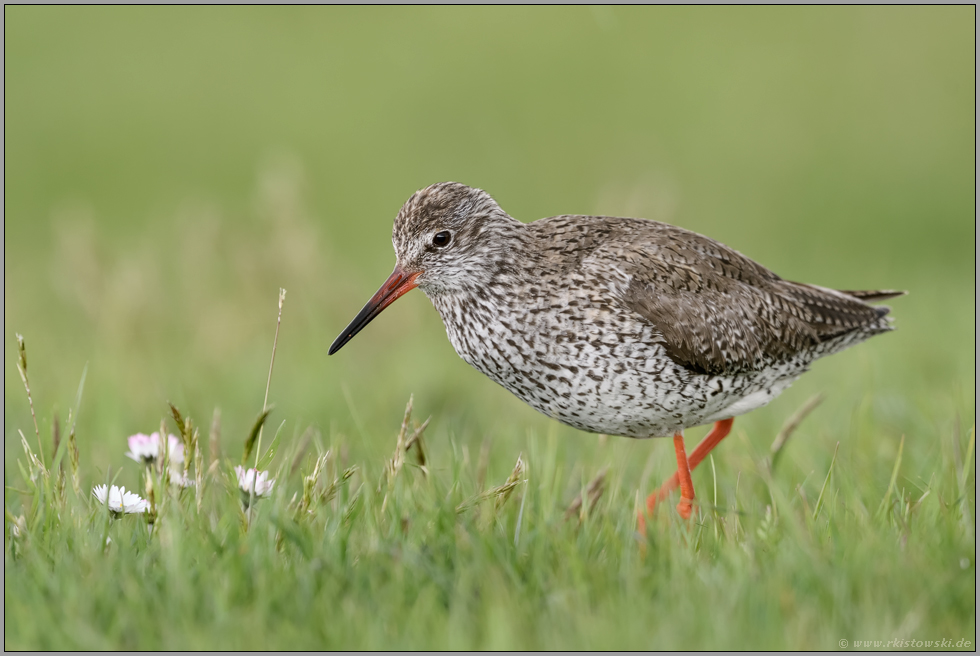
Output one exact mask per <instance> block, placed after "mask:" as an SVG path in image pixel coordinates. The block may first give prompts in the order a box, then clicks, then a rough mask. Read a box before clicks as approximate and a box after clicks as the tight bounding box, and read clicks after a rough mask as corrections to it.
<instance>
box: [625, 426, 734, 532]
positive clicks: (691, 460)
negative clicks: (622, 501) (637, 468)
mask: <svg viewBox="0 0 980 656" xmlns="http://www.w3.org/2000/svg"><path fill="white" fill-rule="evenodd" d="M734 421H735V420H734V419H723V420H721V421H716V422H715V425H714V427H713V428H712V429H711V431H709V432H708V434H707V435H705V437H704V439H703V440H701V443H700V444H698V445H697V447H696V448H695V449H694V451H692V452H691V454H690V456H688V455H687V453H686V451H685V450H684V437H683V435H682V434H680V433H678V434H677V435H675V436H674V452H675V454H676V456H677V471H676V472H674V475H673V476H671V477H670V478H668V479H667V480H666V481H664V484H663V485H661V486H660V489H659V490H657V491H656V492H654V493H653V494H651V495H650V496H648V497H647V504H646V506H647V507H646V512H647V514H653V511H654V509H655V508H656V507H657V505H658V504H659V503H660V502H661V501H663V500H665V499H666V498H667V497H668V496H670V493H671V492H673V491H674V490H675V489H677V488H678V487H680V488H681V500H680V503H678V504H677V512H678V513H679V514H680V516H681V517H683V518H684V519H689V518H690V517H691V513H692V510H693V507H694V483H693V482H692V481H691V470H693V469H694V468H695V467H697V466H698V465H699V464H701V461H702V460H704V459H705V457H706V456H707V455H708V454H709V453H710V452H711V450H712V449H714V448H715V447H716V446H718V443H719V442H721V441H722V440H723V439H725V437H726V436H727V435H728V433H729V432H731V430H732V424H733V423H734ZM645 520H646V518H645V517H644V516H643V513H642V512H641V513H640V517H639V520H638V528H639V530H640V533H641V534H642V533H645V532H646V521H645Z"/></svg>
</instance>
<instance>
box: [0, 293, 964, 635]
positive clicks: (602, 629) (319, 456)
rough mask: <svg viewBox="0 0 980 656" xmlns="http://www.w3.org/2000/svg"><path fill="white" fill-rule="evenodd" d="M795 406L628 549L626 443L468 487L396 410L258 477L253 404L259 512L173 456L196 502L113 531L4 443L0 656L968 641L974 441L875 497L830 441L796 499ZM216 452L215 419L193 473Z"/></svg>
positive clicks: (188, 500)
mask: <svg viewBox="0 0 980 656" xmlns="http://www.w3.org/2000/svg"><path fill="white" fill-rule="evenodd" d="M281 300H282V296H281V295H280V311H281V309H282V304H281ZM277 336H278V325H277ZM22 353H23V351H22ZM274 358H275V350H273V359H274ZM24 362H26V358H25V359H24ZM25 373H26V367H25ZM270 374H271V368H270ZM25 388H26V377H25ZM80 394H81V390H80ZM28 395H29V393H28ZM816 400H817V401H819V398H817V399H816ZM815 405H816V403H814V399H811V400H810V401H808V402H807V404H806V405H805V406H804V407H803V408H802V409H801V412H800V413H798V415H797V416H794V417H793V418H791V419H790V421H789V422H788V423H787V426H786V427H785V428H784V430H783V431H780V434H779V435H778V436H777V438H776V440H775V442H774V443H773V448H772V452H771V453H770V454H763V455H762V456H761V457H759V456H760V454H758V453H756V454H754V457H753V456H747V457H744V456H743V457H742V458H741V459H740V461H739V465H738V466H739V469H738V473H737V475H736V480H735V484H734V487H732V485H731V480H730V476H725V475H724V473H723V476H722V477H721V483H720V485H719V481H718V477H717V473H716V470H715V462H714V458H713V457H712V459H711V464H710V467H711V479H710V484H709V479H708V478H707V477H706V475H705V474H706V472H705V469H706V468H701V469H700V470H699V471H697V472H696V475H697V484H698V485H699V486H700V490H701V492H700V494H701V497H700V499H701V501H700V507H699V510H698V511H697V512H696V514H695V516H694V518H693V519H692V521H690V522H685V521H684V520H681V519H680V518H679V516H678V515H677V514H676V513H674V512H673V511H671V510H670V509H669V504H665V505H662V506H660V507H659V509H658V511H657V512H656V513H655V516H654V519H655V521H653V522H650V524H649V526H648V529H647V532H646V534H640V533H638V532H637V523H636V515H635V511H636V508H637V507H640V502H641V497H640V496H638V491H637V488H636V485H635V482H634V481H632V480H630V479H628V478H627V477H625V476H624V475H623V472H624V471H627V470H628V467H624V466H622V465H624V464H625V462H624V461H625V460H626V459H627V458H629V457H630V455H631V454H630V453H629V451H630V449H628V448H624V447H625V446H626V445H625V444H624V443H623V441H617V442H616V443H611V442H610V441H609V440H608V439H607V438H605V437H602V438H600V440H599V445H598V446H597V447H596V449H595V452H594V454H593V457H592V458H590V459H589V461H590V462H591V463H599V462H608V463H617V464H618V465H620V466H618V467H613V468H609V467H608V466H606V467H602V468H601V469H599V468H597V467H596V466H595V465H586V466H582V467H576V468H573V470H572V471H571V472H566V471H565V468H566V467H567V466H568V464H569V463H568V461H567V459H566V458H563V457H562V455H561V453H560V449H559V448H558V443H557V439H556V436H555V434H554V433H553V432H552V433H551V434H550V435H549V436H547V437H544V438H542V437H539V436H536V435H531V436H529V437H528V440H527V443H526V448H527V454H526V455H525V454H524V453H522V454H521V455H519V456H518V458H517V464H516V465H515V467H514V469H513V471H512V472H511V474H510V476H508V477H507V479H506V480H504V481H502V482H501V484H500V485H497V486H491V487H484V484H483V483H482V481H484V480H486V478H487V473H486V472H485V471H483V468H484V467H486V466H487V461H486V458H484V457H481V459H480V461H479V462H476V463H474V462H472V461H471V459H470V458H469V457H468V454H467V453H466V451H465V449H463V450H462V451H461V452H460V451H457V449H456V448H455V447H456V444H453V447H454V449H453V452H452V454H451V457H450V458H448V459H447V458H441V459H440V460H441V461H442V462H443V463H445V464H444V465H443V466H441V467H440V466H433V465H432V464H430V461H429V460H428V458H429V456H428V455H427V450H426V447H425V446H424V445H425V441H424V433H425V430H426V427H427V425H428V423H429V420H426V421H425V422H424V423H422V424H420V423H419V422H418V421H415V422H414V428H413V424H412V423H411V415H412V402H411V400H410V401H409V405H408V406H407V408H406V410H405V415H404V418H403V421H402V425H401V429H400V431H399V432H398V433H397V437H396V438H395V440H394V444H395V451H394V454H393V456H392V458H391V459H390V460H387V461H386V462H383V463H378V462H364V463H359V464H356V465H353V466H348V465H349V463H348V462H347V455H346V451H347V445H346V444H345V442H344V440H343V438H338V437H337V436H331V438H330V439H329V440H328V441H326V442H325V441H324V438H323V436H322V435H320V433H319V431H313V430H312V429H311V430H310V431H309V432H308V433H307V434H305V435H304V437H303V438H300V439H294V440H292V441H291V442H290V446H289V447H287V448H286V449H285V453H284V455H283V456H282V457H279V458H278V459H277V458H276V455H277V445H278V444H279V442H280V432H281V430H282V426H280V428H279V431H277V434H276V436H275V438H274V440H273V443H272V446H271V447H270V448H269V449H268V451H267V452H266V453H265V454H264V455H262V457H261V458H260V457H259V454H260V453H261V439H259V440H256V439H255V436H257V435H260V433H261V429H262V426H263V423H264V422H265V420H266V417H267V416H268V414H269V413H268V412H266V411H263V413H262V414H261V415H260V418H259V420H258V421H257V422H256V425H255V426H254V427H253V429H252V431H251V437H250V438H249V439H248V440H246V441H245V447H244V454H243V458H242V461H243V462H247V461H250V459H251V452H252V451H254V452H255V460H254V462H255V464H256V465H257V466H259V467H266V466H268V465H269V464H271V463H274V462H275V463H277V466H276V470H275V472H276V474H275V478H276V485H275V487H274V492H273V494H272V495H271V498H269V499H258V498H256V497H255V490H254V488H253V489H251V490H246V491H244V492H243V491H241V490H238V489H237V487H236V483H235V478H234V475H233V474H232V473H231V464H232V463H231V461H230V460H228V459H220V458H219V459H214V460H212V461H211V462H209V464H208V466H207V467H205V465H204V461H203V458H202V457H200V455H199V456H198V457H197V458H196V459H195V458H194V457H193V456H192V455H188V456H187V462H190V461H191V460H193V461H194V463H195V469H196V474H197V475H196V478H197V481H198V485H197V486H196V488H195V489H193V490H189V489H181V488H179V487H176V486H161V484H160V482H159V481H160V480H165V477H164V478H163V479H161V478H160V477H155V478H154V481H155V484H154V486H153V487H154V489H155V505H154V508H153V510H152V512H151V513H148V516H149V517H151V518H152V520H150V519H148V518H147V519H144V517H143V516H139V515H137V516H125V515H124V516H122V517H118V518H114V517H113V516H112V515H111V514H110V513H109V511H108V510H107V509H106V508H105V507H103V506H101V505H100V504H99V503H97V502H93V501H92V499H91V498H90V497H89V495H88V494H87V493H86V492H87V491H86V490H84V489H74V488H73V487H72V486H70V485H69V484H68V483H67V481H68V480H69V478H70V479H72V480H75V479H77V469H76V467H77V465H74V464H69V465H68V466H66V465H65V455H66V453H67V451H68V449H69V448H70V447H69V442H67V441H66V442H62V443H61V445H60V447H59V448H56V449H55V450H54V454H53V458H48V459H47V460H46V459H45V458H44V457H43V456H39V455H38V454H36V453H35V452H34V451H33V450H32V449H31V447H30V446H29V444H28V443H27V441H26V439H23V437H22V448H23V449H24V453H25V456H26V459H25V460H24V461H23V462H21V463H19V467H20V469H21V472H22V473H23V479H22V480H21V481H20V482H19V483H18V485H19V486H20V487H19V488H15V487H13V486H8V488H7V495H8V499H10V496H11V494H12V493H13V496H15V497H16V501H14V503H12V504H10V506H13V507H14V508H15V509H16V508H18V506H19V510H20V512H22V514H21V515H19V516H15V514H14V512H16V510H15V511H13V512H12V511H11V508H10V506H8V508H7V510H6V520H5V525H6V528H7V530H6V532H5V548H6V549H5V570H6V575H5V590H6V619H7V621H8V627H9V629H8V632H7V634H6V638H5V640H6V646H7V647H8V648H11V649H23V648H33V649H188V648H195V649H202V648H203V649H317V648H325V647H326V648H356V649H392V648H399V649H519V648H520V649H528V648H530V649H581V648H604V649H681V648H685V649H691V648H698V649H722V648H730V647H731V646H733V645H752V646H753V647H755V648H770V649H778V648H797V649H800V648H802V649H811V648H833V646H834V645H836V644H838V643H839V641H840V640H842V639H847V640H851V641H854V640H898V639H900V640H913V641H914V640H934V639H952V641H953V642H954V643H955V642H957V641H959V640H962V639H970V640H971V642H970V643H968V644H965V645H964V644H960V645H959V646H961V647H964V648H967V649H970V648H973V643H972V638H970V636H972V635H973V626H974V622H975V615H974V608H975V605H974V604H975V580H974V578H973V576H972V573H973V572H974V571H975V565H976V562H975V524H974V517H975V515H976V505H975V499H976V487H975V486H976V479H975V476H974V475H973V453H974V447H975V432H974V430H973V429H971V430H970V432H969V437H968V440H969V441H968V442H967V444H966V445H965V454H963V446H962V445H961V444H960V442H961V441H963V440H964V439H967V437H966V436H964V435H957V434H954V435H951V436H949V438H948V441H949V445H950V448H947V449H942V454H943V455H942V457H940V458H939V459H938V460H936V461H933V462H931V463H929V464H928V465H927V466H926V467H925V468H923V467H922V466H921V464H920V465H919V466H916V467H914V468H911V469H910V468H909V467H908V466H906V467H905V468H904V472H905V473H904V475H903V477H902V478H901V479H899V472H900V471H902V470H903V468H902V464H903V446H904V442H905V439H904V437H903V438H902V440H901V442H900V444H899V447H898V452H897V455H896V457H895V461H894V466H893V468H892V472H891V477H890V479H889V481H888V485H887V488H886V490H885V491H884V493H883V494H882V492H881V490H880V488H878V489H876V486H875V485H874V484H873V482H872V481H873V478H869V477H868V476H866V475H864V473H863V472H862V471H861V470H860V468H859V467H856V466H855V465H854V464H853V463H846V462H841V463H838V460H837V456H838V448H839V446H840V444H839V443H838V444H837V446H835V449H834V451H833V456H832V458H831V460H830V463H829V465H828V466H826V467H823V468H821V469H820V471H819V473H817V474H816V475H814V476H811V475H808V476H806V477H804V478H803V479H802V480H794V478H793V477H792V476H786V475H784V474H783V472H782V471H780V470H779V469H777V467H776V465H777V463H778V459H777V457H778V456H779V455H780V453H781V451H782V449H784V448H785V447H786V444H787V442H788V440H789V438H790V436H791V431H792V430H793V428H794V427H795V425H796V424H799V423H800V421H801V416H800V415H802V414H803V413H804V412H807V411H810V410H812V408H813V407H814V406H815ZM173 419H174V423H175V424H176V425H177V426H178V429H177V431H178V433H180V432H182V433H183V436H184V444H185V445H186V447H187V448H188V451H187V453H188V454H193V453H194V450H195V447H196V448H197V453H198V454H200V453H201V452H202V451H203V449H204V448H205V447H204V445H203V444H200V445H198V444H196V442H197V438H196V436H197V432H196V431H194V438H193V442H192V441H191V440H192V438H191V437H190V434H191V432H192V429H191V426H192V423H193V422H192V420H191V419H190V418H189V417H187V418H185V417H183V416H182V415H181V414H180V413H179V411H178V410H177V409H176V408H174V409H173ZM284 423H285V422H284ZM219 435H220V425H218V424H212V427H211V430H210V437H209V441H210V444H209V445H208V453H209V454H218V453H220V450H219V448H217V447H216V446H215V443H216V441H217V440H218V439H219V437H218V436H219ZM742 438H743V439H744V434H743V435H742ZM256 442H258V443H257V444H256ZM192 444H193V446H192ZM120 447H121V445H120ZM212 457H213V456H212ZM76 460H77V459H76ZM45 461H47V462H49V463H50V464H49V465H45ZM917 464H918V463H917ZM130 469H139V467H138V466H136V467H131V468H130ZM576 469H577V471H576ZM823 469H826V475H825V476H822V474H823ZM149 472H150V470H149V469H148V470H146V471H145V472H143V482H144V483H145V477H146V476H149V475H150V474H149ZM811 473H814V472H811ZM595 474H597V475H595ZM593 475H595V477H594V478H592V480H591V481H588V478H590V477H592V476H593ZM105 477H106V478H108V479H110V482H112V481H115V480H116V479H118V478H119V477H120V473H119V472H116V473H115V474H113V472H111V471H107V472H106V475H105ZM821 478H823V483H822V485H819V486H818V483H819V480H820V479H821ZM478 481H481V482H480V483H478ZM587 481H588V482H587ZM491 482H492V481H491ZM576 488H578V495H577V496H574V497H572V496H571V494H572V493H573V492H574V491H575V490H576ZM137 489H138V488H137ZM249 500H250V501H251V502H249ZM709 500H710V501H709ZM195 501H196V502H195ZM253 510H254V513H255V514H254V516H253V515H252V512H253ZM106 538H109V539H110V541H108V542H107V540H106ZM910 573H913V574H911V575H910ZM910 600H914V601H913V603H911V604H910V603H909V602H910ZM776 626H778V630H773V629H772V627H776ZM760 627H766V628H768V630H766V631H759V628H760Z"/></svg>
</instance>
